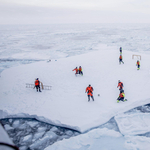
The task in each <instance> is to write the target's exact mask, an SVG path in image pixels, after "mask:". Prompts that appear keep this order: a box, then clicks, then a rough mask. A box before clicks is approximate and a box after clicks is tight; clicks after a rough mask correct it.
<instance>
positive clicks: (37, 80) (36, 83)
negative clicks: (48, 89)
mask: <svg viewBox="0 0 150 150" xmlns="http://www.w3.org/2000/svg"><path fill="white" fill-rule="evenodd" d="M35 87H36V90H37V92H38V90H39V92H41V89H40V81H39V79H38V78H37V79H36V80H35Z"/></svg>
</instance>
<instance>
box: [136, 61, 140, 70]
mask: <svg viewBox="0 0 150 150" xmlns="http://www.w3.org/2000/svg"><path fill="white" fill-rule="evenodd" d="M136 66H137V70H139V69H140V61H139V60H137V63H136Z"/></svg>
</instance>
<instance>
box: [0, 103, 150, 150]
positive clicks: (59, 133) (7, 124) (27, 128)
mask: <svg viewBox="0 0 150 150" xmlns="http://www.w3.org/2000/svg"><path fill="white" fill-rule="evenodd" d="M138 112H142V113H150V104H147V105H144V106H139V107H136V108H134V109H131V110H129V111H127V112H125V114H131V113H138ZM0 122H1V123H2V125H3V126H4V128H5V130H6V131H7V133H8V135H9V137H10V138H11V139H12V141H13V142H14V143H15V144H16V145H17V146H18V147H19V148H20V150H27V149H28V150H31V149H36V150H43V149H44V148H46V147H47V146H49V145H51V144H53V143H55V142H57V141H60V140H63V139H68V138H71V137H73V136H78V135H79V134H81V133H79V132H78V131H75V130H72V129H69V128H63V127H59V126H54V125H50V124H47V123H44V122H40V121H38V120H36V119H29V118H26V119H25V118H23V119H21V118H7V119H1V120H0ZM97 128H108V129H110V130H115V131H117V132H120V130H119V128H118V125H117V122H116V121H115V119H114V117H113V118H111V119H110V120H109V121H108V122H106V123H105V124H103V125H100V126H99V127H97ZM91 130H92V129H91ZM138 136H146V137H150V132H147V133H144V134H138Z"/></svg>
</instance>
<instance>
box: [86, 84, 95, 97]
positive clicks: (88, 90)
mask: <svg viewBox="0 0 150 150" xmlns="http://www.w3.org/2000/svg"><path fill="white" fill-rule="evenodd" d="M86 92H87V93H88V95H90V96H93V93H92V92H93V87H91V86H88V87H87V88H86Z"/></svg>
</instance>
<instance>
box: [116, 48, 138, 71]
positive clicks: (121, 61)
mask: <svg viewBox="0 0 150 150" xmlns="http://www.w3.org/2000/svg"><path fill="white" fill-rule="evenodd" d="M119 50H120V56H119V64H121V63H123V64H124V62H123V57H122V47H120V49H119ZM136 66H137V70H139V69H140V61H139V60H137V62H136Z"/></svg>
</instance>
